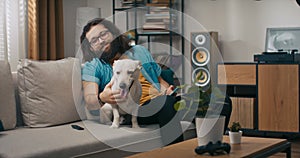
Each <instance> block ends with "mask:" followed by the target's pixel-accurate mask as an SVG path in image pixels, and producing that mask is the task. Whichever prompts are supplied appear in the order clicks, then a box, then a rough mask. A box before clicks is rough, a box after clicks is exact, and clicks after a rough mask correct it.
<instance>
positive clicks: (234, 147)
mask: <svg viewBox="0 0 300 158" xmlns="http://www.w3.org/2000/svg"><path fill="white" fill-rule="evenodd" d="M223 142H227V143H228V142H229V137H228V136H224V138H223ZM197 145H198V143H197V139H196V138H194V139H190V140H187V141H184V142H180V143H177V144H173V145H170V146H166V147H163V148H160V149H155V150H152V151H148V152H143V153H139V154H135V155H132V156H130V158H137V157H142V158H147V157H155V158H160V157H162V158H176V157H178V158H183V157H210V158H212V156H210V155H209V154H208V153H205V154H202V155H198V154H196V153H195V152H194V149H195V148H196V147H197ZM230 146H231V151H230V153H229V154H225V153H224V154H222V155H217V156H214V157H217V158H219V157H220V158H225V157H226V158H228V157H235V158H236V157H268V156H271V155H273V154H276V153H278V152H285V153H286V157H288V158H290V157H291V143H290V142H288V141H287V140H286V139H273V138H258V137H245V136H243V137H242V143H241V144H230Z"/></svg>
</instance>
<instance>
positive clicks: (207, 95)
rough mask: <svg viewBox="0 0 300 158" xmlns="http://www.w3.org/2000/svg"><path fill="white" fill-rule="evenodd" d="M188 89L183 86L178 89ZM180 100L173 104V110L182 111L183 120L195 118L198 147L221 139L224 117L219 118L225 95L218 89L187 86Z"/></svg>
mask: <svg viewBox="0 0 300 158" xmlns="http://www.w3.org/2000/svg"><path fill="white" fill-rule="evenodd" d="M185 87H188V86H187V85H183V86H181V87H180V88H185ZM181 97H182V99H181V100H180V101H178V102H177V103H175V108H176V109H178V110H184V111H185V115H184V119H186V120H188V121H191V120H192V119H194V118H195V120H194V121H195V124H196V130H197V138H198V145H199V146H202V145H206V144H208V143H209V142H212V143H216V142H217V141H221V142H222V139H223V133H224V126H225V116H220V113H221V111H222V109H223V105H224V104H227V103H226V102H225V94H223V93H222V92H221V90H220V89H219V88H218V87H212V86H211V87H209V88H204V87H199V86H197V85H195V84H193V85H192V86H189V87H188V89H187V92H186V93H185V94H184V95H182V96H181Z"/></svg>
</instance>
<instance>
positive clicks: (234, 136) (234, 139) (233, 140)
mask: <svg viewBox="0 0 300 158" xmlns="http://www.w3.org/2000/svg"><path fill="white" fill-rule="evenodd" d="M242 134H243V131H238V132H231V131H229V140H230V144H240V143H241V139H242Z"/></svg>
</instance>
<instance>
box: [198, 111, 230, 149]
mask: <svg viewBox="0 0 300 158" xmlns="http://www.w3.org/2000/svg"><path fill="white" fill-rule="evenodd" d="M195 123H196V131H197V139H198V146H202V145H207V144H208V143H209V142H212V143H214V144H215V143H216V142H217V141H221V142H222V140H223V133H224V125H225V116H208V117H204V118H203V117H196V120H195Z"/></svg>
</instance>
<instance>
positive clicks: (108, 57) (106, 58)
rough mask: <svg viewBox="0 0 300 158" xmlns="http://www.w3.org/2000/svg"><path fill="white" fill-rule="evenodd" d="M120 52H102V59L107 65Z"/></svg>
mask: <svg viewBox="0 0 300 158" xmlns="http://www.w3.org/2000/svg"><path fill="white" fill-rule="evenodd" d="M117 53H118V52H116V51H111V50H108V51H104V52H102V54H101V56H100V59H102V60H104V61H105V62H106V63H109V62H110V61H111V60H112V59H113V58H115V56H116V55H117Z"/></svg>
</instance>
